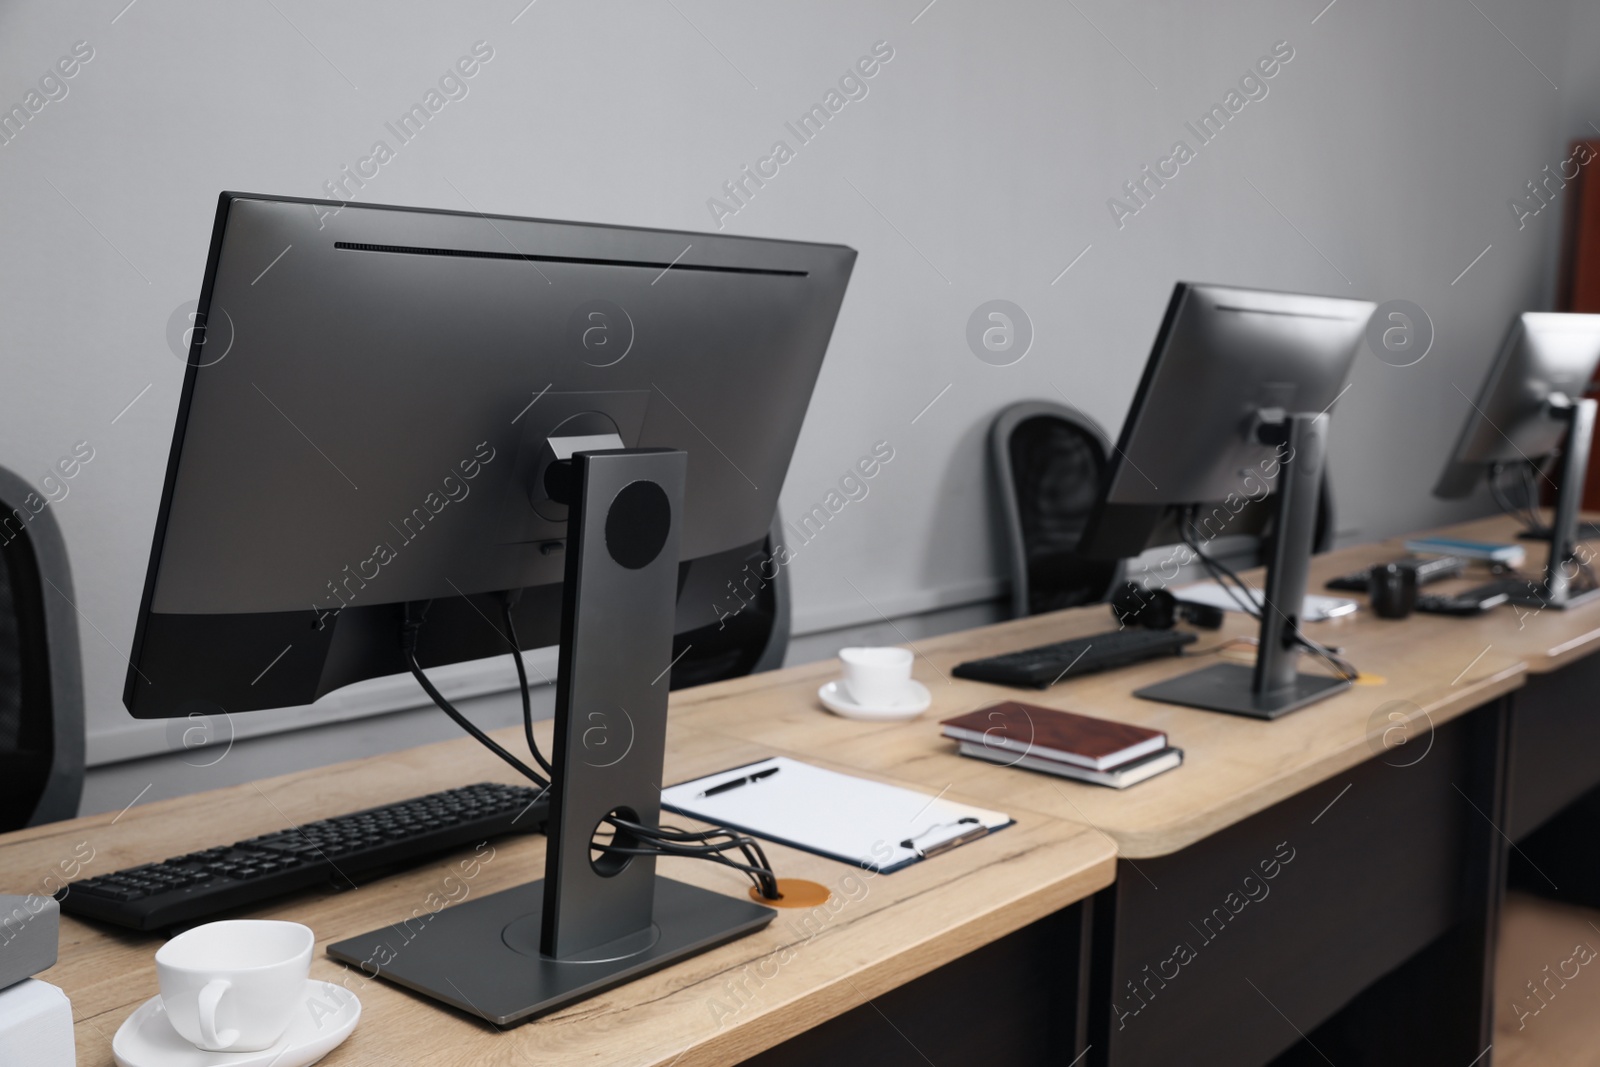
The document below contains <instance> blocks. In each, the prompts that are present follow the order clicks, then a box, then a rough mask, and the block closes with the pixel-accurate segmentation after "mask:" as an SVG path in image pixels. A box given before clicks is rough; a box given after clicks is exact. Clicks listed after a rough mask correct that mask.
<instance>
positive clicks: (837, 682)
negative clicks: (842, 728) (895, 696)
mask: <svg viewBox="0 0 1600 1067" xmlns="http://www.w3.org/2000/svg"><path fill="white" fill-rule="evenodd" d="M906 685H907V686H908V687H909V688H908V689H907V691H906V696H905V699H904V700H902V701H901V702H900V703H898V704H887V705H884V706H882V707H876V708H868V707H863V706H862V705H860V704H857V703H856V702H855V701H854V700H852V699H851V698H850V694H849V692H848V691H846V689H845V687H844V682H843V680H842V679H838V678H835V679H834V680H833V681H831V682H829V683H828V684H827V685H825V686H823V687H822V688H821V689H818V690H817V699H818V700H820V701H822V706H823V707H825V708H827V709H828V710H829V711H831V712H833V713H834V714H835V715H842V716H844V717H845V718H846V719H863V720H866V721H867V722H893V721H895V720H896V719H915V718H916V717H917V716H918V715H921V714H922V713H923V712H925V711H927V710H928V705H930V704H932V703H933V694H932V693H930V692H928V687H927V686H925V685H923V684H922V683H921V682H919V681H917V680H916V679H915V678H913V679H911V680H910V681H908V682H907V683H906Z"/></svg>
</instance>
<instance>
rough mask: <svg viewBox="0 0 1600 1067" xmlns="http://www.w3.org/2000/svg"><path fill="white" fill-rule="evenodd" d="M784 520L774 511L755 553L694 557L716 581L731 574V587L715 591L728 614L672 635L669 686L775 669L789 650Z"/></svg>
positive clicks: (697, 683) (781, 664)
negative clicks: (721, 556)
mask: <svg viewBox="0 0 1600 1067" xmlns="http://www.w3.org/2000/svg"><path fill="white" fill-rule="evenodd" d="M782 544H783V518H782V516H781V515H779V514H776V513H774V514H773V517H772V529H771V530H770V531H768V533H767V539H766V541H765V542H763V543H762V546H761V550H760V551H759V552H751V553H749V554H747V555H744V556H741V557H738V558H732V557H731V554H730V558H729V559H728V560H721V559H716V560H704V561H697V563H696V564H694V565H695V566H699V565H704V566H706V567H707V569H708V572H711V573H715V574H716V575H717V577H718V579H719V580H720V579H723V578H726V577H728V576H730V575H731V576H732V581H733V586H734V588H733V589H731V590H730V589H728V588H726V587H722V586H719V587H717V588H716V589H715V595H716V596H717V598H718V600H719V602H725V603H726V604H728V605H729V606H730V607H732V606H734V605H738V608H737V611H732V610H730V611H729V613H728V614H727V617H726V618H723V619H721V620H719V621H718V622H717V623H715V624H713V625H710V626H702V627H700V628H698V629H695V630H690V631H688V632H686V633H680V634H678V635H676V636H675V637H674V638H673V639H672V654H673V656H674V657H675V658H674V662H673V667H672V677H671V680H670V683H669V684H670V685H671V687H672V688H673V689H686V688H688V687H689V686H691V685H705V684H706V683H708V682H720V681H723V680H724V679H727V678H742V677H743V676H745V675H747V674H757V673H759V672H761V671H770V670H776V669H777V668H779V667H781V666H783V657H784V654H785V653H787V652H788V650H789V625H790V601H789V568H788V566H787V565H785V564H783V563H780V562H779V561H780V560H782V559H784V558H785V556H784V555H782V554H780V553H779V551H778V548H779V546H780V545H782Z"/></svg>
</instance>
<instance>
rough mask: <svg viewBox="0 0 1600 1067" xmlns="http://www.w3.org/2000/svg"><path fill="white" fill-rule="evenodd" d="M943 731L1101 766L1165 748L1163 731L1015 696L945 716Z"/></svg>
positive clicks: (985, 743)
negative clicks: (1100, 717)
mask: <svg viewBox="0 0 1600 1067" xmlns="http://www.w3.org/2000/svg"><path fill="white" fill-rule="evenodd" d="M941 725H943V726H944V735H945V736H946V737H951V738H954V739H956V740H957V741H967V742H970V743H972V744H976V745H983V746H985V747H986V748H990V749H998V750H1000V751H1003V752H1012V753H1016V754H1019V755H1025V756H1039V757H1043V758H1045V759H1054V760H1060V761H1061V762H1063V763H1073V764H1077V765H1078V766H1080V767H1090V768H1093V769H1094V770H1097V771H1103V770H1107V769H1109V768H1111V767H1115V766H1117V765H1119V764H1122V763H1126V762H1127V761H1129V760H1132V759H1138V758H1139V757H1140V756H1144V755H1148V754H1150V753H1152V752H1158V751H1160V750H1161V749H1163V748H1166V747H1167V735H1166V734H1165V733H1162V732H1161V731H1160V730H1147V729H1145V728H1144V727H1142V726H1130V725H1129V724H1127V723H1123V722H1112V721H1111V720H1109V719H1096V718H1093V717H1092V716H1089V715H1078V714H1075V713H1074V712H1070V711H1057V710H1056V709H1055V708H1041V707H1039V706H1038V705H1037V704H1023V703H1021V702H1019V701H1015V700H1007V701H1003V702H1001V703H999V704H991V705H989V706H988V707H986V708H979V709H978V710H977V711H969V712H967V713H966V714H965V715H957V716H956V717H955V718H953V719H946V720H944V722H943V723H942V724H941Z"/></svg>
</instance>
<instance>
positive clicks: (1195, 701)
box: [1133, 663, 1350, 719]
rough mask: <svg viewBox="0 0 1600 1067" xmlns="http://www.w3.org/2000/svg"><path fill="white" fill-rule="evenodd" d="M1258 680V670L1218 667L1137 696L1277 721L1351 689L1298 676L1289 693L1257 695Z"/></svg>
mask: <svg viewBox="0 0 1600 1067" xmlns="http://www.w3.org/2000/svg"><path fill="white" fill-rule="evenodd" d="M1254 677H1255V669H1254V668H1252V667H1244V666H1240V665H1238V664H1234V663H1218V664H1215V665H1213V666H1210V667H1206V668H1204V669H1202V670H1198V671H1191V672H1190V673H1189V674H1183V675H1179V676H1178V677H1176V678H1170V679H1168V680H1167V681H1165V682H1158V683H1157V684H1155V685H1148V686H1145V687H1144V688H1143V689H1136V690H1134V693H1133V695H1134V696H1136V697H1140V698H1142V699H1144V700H1155V701H1159V702H1161V703H1163V704H1181V705H1182V706H1184V707H1186V708H1200V709H1202V710H1204V711H1220V712H1224V713H1226V714H1228V715H1245V716H1248V717H1249V718H1252V719H1276V718H1278V717H1279V716H1282V715H1287V714H1289V712H1291V711H1298V710H1299V709H1301V708H1303V707H1305V706H1306V705H1307V704H1315V703H1316V702H1317V701H1319V700H1324V699H1326V698H1327V697H1331V696H1333V695H1334V694H1335V693H1339V692H1342V691H1344V690H1346V689H1348V688H1350V683H1349V682H1348V681H1346V680H1345V679H1343V678H1330V677H1328V676H1327V675H1322V674H1296V675H1295V676H1294V684H1293V685H1292V686H1290V687H1288V688H1286V689H1280V690H1278V691H1276V692H1272V693H1254V692H1251V682H1252V681H1253V679H1254Z"/></svg>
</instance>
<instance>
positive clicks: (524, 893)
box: [328, 878, 777, 1026]
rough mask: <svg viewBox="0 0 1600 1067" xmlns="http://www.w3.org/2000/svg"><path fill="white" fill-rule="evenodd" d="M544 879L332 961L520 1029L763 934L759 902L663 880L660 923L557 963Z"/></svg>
mask: <svg viewBox="0 0 1600 1067" xmlns="http://www.w3.org/2000/svg"><path fill="white" fill-rule="evenodd" d="M543 907H544V882H543V880H542V879H541V880H540V881H537V882H529V883H527V884H526V885H520V886H517V887H516V888H514V889H507V890H505V891H503V892H500V893H493V894H491V895H489V896H486V897H478V898H477V899H475V900H467V901H463V902H462V903H460V904H457V905H455V906H454V907H449V908H444V909H443V910H441V911H438V912H433V913H429V912H426V911H424V912H423V913H422V914H421V915H419V916H416V917H414V918H411V919H408V920H405V921H402V922H398V923H395V924H393V925H390V926H385V927H383V928H382V929H379V930H373V931H371V932H369V933H365V934H361V935H359V936H357V937H352V938H348V939H346V940H344V941H339V942H336V943H335V944H332V945H329V946H328V955H329V956H331V957H332V958H333V959H336V960H338V961H339V962H341V963H345V964H348V965H350V966H352V967H356V968H359V969H360V970H361V973H362V974H363V975H365V976H367V977H369V978H370V977H378V978H385V979H387V980H389V981H391V982H393V983H395V984H396V985H400V986H404V987H405V988H407V989H410V990H412V991H414V992H417V993H421V994H422V995H423V996H426V997H431V998H433V999H434V1000H437V1001H441V1002H443V1003H445V1004H448V1005H450V1006H451V1007H455V1008H459V1009H461V1010H462V1011H464V1012H468V1013H470V1014H472V1015H476V1016H478V1017H479V1018H480V1019H483V1020H485V1021H486V1022H489V1023H491V1024H493V1025H495V1026H512V1025H515V1024H517V1023H522V1022H527V1021H528V1020H530V1019H533V1018H536V1017H537V1016H540V1015H543V1014H545V1013H547V1012H551V1011H555V1010H556V1009H557V1008H561V1007H565V1006H566V1005H568V1004H571V1003H573V1002H574V1001H578V1000H582V999H584V998H585V997H591V996H594V995H595V994H596V993H600V992H602V991H604V990H606V989H610V988H611V987H612V986H615V985H620V984H621V983H623V982H626V981H630V980H631V979H634V978H638V977H639V976H641V975H644V974H648V973H650V972H651V971H655V970H659V969H660V968H662V967H665V966H667V965H669V964H672V963H676V962H677V961H679V960H682V959H687V958H688V957H690V956H695V955H698V954H699V953H701V952H705V951H706V950H708V949H711V948H715V947H716V946H718V945H721V944H724V943H725V942H728V941H733V940H735V939H736V938H740V937H743V936H744V935H746V934H751V933H754V932H756V931H757V930H760V929H761V928H762V927H764V926H766V925H767V924H768V923H770V922H771V921H772V920H773V918H774V917H775V916H776V915H777V912H775V911H773V910H772V909H771V908H766V907H762V906H761V905H759V904H754V903H752V902H750V901H749V900H741V899H736V898H733V897H729V896H726V895H725V894H722V893H714V892H712V891H710V890H708V889H701V888H699V887H698V886H692V885H686V884H684V883H683V882H675V881H673V880H671V879H669V878H657V879H656V882H655V914H654V923H653V924H652V926H651V927H650V928H649V929H647V930H644V931H640V932H638V933H635V934H631V935H629V936H627V937H624V938H622V939H621V940H620V941H615V942H612V943H611V944H609V945H603V946H600V947H599V948H595V949H591V950H589V951H587V952H582V953H578V954H576V955H574V956H572V957H568V958H566V959H554V958H552V957H550V956H545V955H543V954H541V953H540V952H539V924H540V916H541V914H542V912H543Z"/></svg>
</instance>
